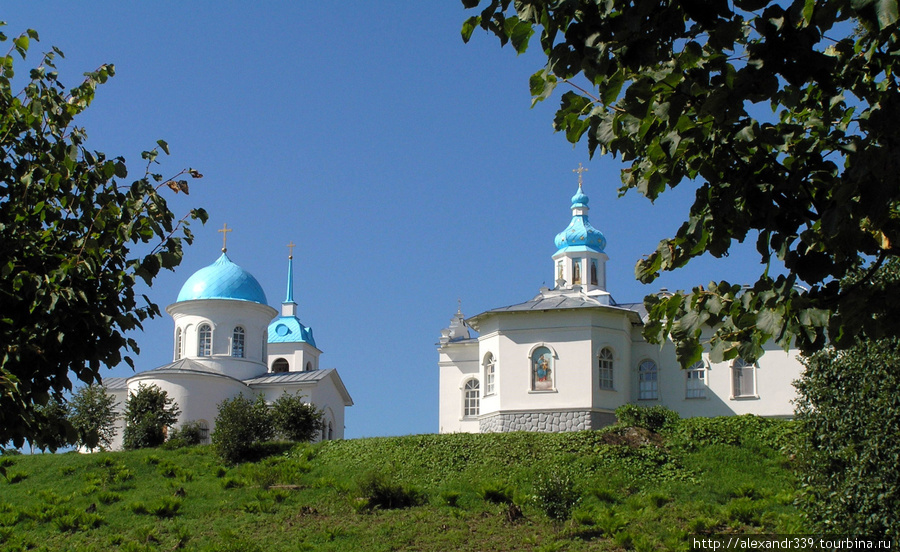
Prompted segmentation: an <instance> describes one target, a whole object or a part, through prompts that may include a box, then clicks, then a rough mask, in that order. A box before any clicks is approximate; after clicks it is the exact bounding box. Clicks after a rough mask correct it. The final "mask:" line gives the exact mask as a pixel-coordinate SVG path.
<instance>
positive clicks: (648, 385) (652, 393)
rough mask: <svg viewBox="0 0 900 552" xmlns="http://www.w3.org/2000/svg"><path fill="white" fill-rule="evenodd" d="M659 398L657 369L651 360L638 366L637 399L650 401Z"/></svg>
mask: <svg viewBox="0 0 900 552" xmlns="http://www.w3.org/2000/svg"><path fill="white" fill-rule="evenodd" d="M658 398H659V369H658V368H657V367H656V363H655V362H653V361H652V360H645V361H643V362H641V364H640V365H639V366H638V399H640V400H644V401H648V400H649V401H652V400H656V399H658Z"/></svg>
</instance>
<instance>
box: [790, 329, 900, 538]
mask: <svg viewBox="0 0 900 552" xmlns="http://www.w3.org/2000/svg"><path fill="white" fill-rule="evenodd" d="M805 364H806V371H805V373H804V375H803V379H802V380H801V381H800V382H798V383H797V388H798V390H799V392H800V398H799V400H798V403H797V419H798V420H799V425H800V427H799V432H798V433H799V435H800V440H801V443H800V458H801V460H802V468H801V472H802V473H801V475H802V476H803V486H804V490H805V493H806V499H807V500H806V509H807V513H808V514H809V516H810V519H811V520H812V521H813V523H815V524H816V525H817V529H819V530H820V531H823V532H825V533H829V534H856V535H871V536H884V535H887V536H889V537H890V538H892V539H893V540H894V542H897V540H898V539H900V516H898V515H897V512H900V471H898V470H897V464H898V458H900V439H898V438H897V436H898V435H900V402H898V400H897V397H898V396H900V340H897V339H882V340H870V341H860V342H858V343H857V344H856V345H855V346H854V347H852V348H850V349H848V350H844V351H834V350H825V351H822V352H821V353H818V354H816V355H814V356H813V357H811V358H809V359H807V360H806V361H805Z"/></svg>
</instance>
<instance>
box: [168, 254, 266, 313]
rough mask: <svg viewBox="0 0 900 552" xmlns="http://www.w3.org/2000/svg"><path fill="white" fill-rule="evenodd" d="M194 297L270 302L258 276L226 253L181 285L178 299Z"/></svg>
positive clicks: (188, 299) (185, 299) (184, 299)
mask: <svg viewBox="0 0 900 552" xmlns="http://www.w3.org/2000/svg"><path fill="white" fill-rule="evenodd" d="M193 299H232V300H235V301H252V302H254V303H261V304H263V305H267V304H268V301H267V300H266V294H265V292H263V289H262V286H260V285H259V282H257V281H256V278H254V277H253V275H252V274H250V273H249V272H247V271H246V270H244V269H243V268H241V267H239V266H238V265H236V264H234V263H233V262H231V259H229V258H228V255H226V254H225V253H222V256H221V257H219V258H218V260H216V262H214V263H213V264H211V265H209V266H207V267H205V268H201V269H200V270H198V271H197V272H195V273H194V274H193V275H191V277H190V278H188V279H187V282H185V283H184V285H183V286H181V291H180V292H179V293H178V299H176V302H178V301H191V300H193Z"/></svg>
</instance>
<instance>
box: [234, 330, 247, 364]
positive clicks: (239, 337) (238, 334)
mask: <svg viewBox="0 0 900 552" xmlns="http://www.w3.org/2000/svg"><path fill="white" fill-rule="evenodd" d="M244 333H245V332H244V328H242V327H240V326H235V328H234V335H232V337H231V356H233V357H235V358H244Z"/></svg>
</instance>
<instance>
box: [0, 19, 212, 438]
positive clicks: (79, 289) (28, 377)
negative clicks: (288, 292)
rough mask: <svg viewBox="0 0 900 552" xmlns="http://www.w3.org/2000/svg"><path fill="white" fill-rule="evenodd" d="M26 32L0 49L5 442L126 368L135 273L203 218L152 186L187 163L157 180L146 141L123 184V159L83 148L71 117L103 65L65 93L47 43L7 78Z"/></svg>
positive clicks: (171, 263) (0, 372)
mask: <svg viewBox="0 0 900 552" xmlns="http://www.w3.org/2000/svg"><path fill="white" fill-rule="evenodd" d="M37 39H38V34H37V33H36V32H35V31H33V30H29V31H27V32H26V33H24V34H22V35H21V36H19V37H17V38H15V39H13V40H12V46H11V48H10V49H9V52H8V53H7V54H6V55H2V56H0V443H3V444H5V443H7V442H9V441H12V442H13V444H14V445H15V446H21V445H22V444H23V443H24V441H25V439H28V438H32V437H34V436H36V434H37V433H38V431H39V427H40V420H39V419H37V418H36V416H35V407H36V406H39V405H44V404H47V402H48V401H49V400H50V397H51V396H52V397H56V398H57V399H62V396H63V393H65V392H66V391H69V390H71V388H72V382H73V381H81V382H85V383H87V384H92V383H95V382H99V381H100V379H101V373H100V372H101V366H115V365H117V364H119V362H120V361H122V360H123V358H124V360H125V361H126V362H128V363H129V364H131V365H132V366H133V362H132V359H131V358H130V357H129V356H128V355H127V353H128V352H129V351H132V352H135V353H136V352H137V351H138V347H137V344H136V343H135V341H134V339H132V338H130V337H126V332H128V331H130V330H134V329H138V328H140V327H141V322H142V321H143V320H145V319H147V318H150V317H154V316H159V315H160V311H159V308H158V307H157V306H156V305H155V304H153V303H152V302H151V301H150V300H149V299H147V297H146V296H144V297H143V298H141V297H136V296H135V292H134V285H135V282H136V279H137V278H141V279H142V280H143V281H144V282H146V283H147V284H148V285H149V284H151V283H152V282H153V279H154V277H155V276H156V275H157V273H158V272H159V271H160V269H162V268H168V269H172V268H174V267H175V266H177V265H178V264H179V263H180V262H181V257H182V243H183V242H186V243H191V241H192V239H193V237H192V235H191V233H190V231H189V229H188V222H189V219H199V220H201V221H205V220H206V213H205V212H204V211H203V210H193V211H191V212H190V213H189V215H187V216H186V217H185V218H182V219H180V220H178V219H177V217H176V216H175V215H174V214H173V213H172V211H171V210H170V209H169V207H168V206H167V204H166V200H165V199H164V198H163V196H162V194H161V190H170V189H171V190H175V191H184V192H187V190H188V186H187V182H186V181H185V180H178V178H179V177H180V176H181V175H190V176H191V177H199V176H200V174H199V173H197V171H194V170H192V169H186V170H184V171H181V172H180V173H179V174H178V175H176V176H175V177H173V178H172V179H164V178H163V177H162V176H160V175H159V174H155V173H154V172H152V168H153V165H154V164H156V163H157V161H156V158H157V155H158V150H157V149H154V150H152V151H148V152H144V153H143V160H144V161H143V162H144V163H146V165H145V169H144V172H143V174H142V175H141V176H140V177H139V178H137V179H136V180H134V181H133V182H131V183H126V182H125V180H124V179H125V178H126V177H127V176H128V171H127V170H126V167H125V161H124V159H123V158H121V157H115V158H109V157H107V156H106V155H105V154H103V153H100V152H97V151H91V150H89V149H88V148H87V147H86V145H85V144H86V139H87V134H86V132H85V129H84V128H82V127H80V126H78V120H77V119H76V117H77V116H78V115H80V114H81V113H82V112H83V111H84V110H85V109H87V107H88V106H89V105H90V103H91V102H92V101H93V99H94V95H95V93H96V90H97V87H98V86H99V85H100V84H102V83H104V82H106V81H107V79H109V78H110V77H111V76H113V74H114V72H115V68H114V67H113V66H112V65H101V66H100V67H98V68H97V69H96V70H95V71H90V72H88V73H86V74H85V80H84V81H83V82H82V83H80V84H79V85H78V86H75V87H74V88H71V89H70V90H68V91H66V90H65V87H64V86H63V84H62V83H61V82H60V81H59V79H58V75H57V72H56V68H55V65H54V64H55V63H56V59H57V58H58V57H62V52H60V51H59V50H58V49H56V48H53V49H52V50H51V51H50V52H47V53H45V54H44V55H43V57H42V59H41V61H40V63H39V64H38V65H37V66H36V67H34V68H33V69H31V70H30V72H25V74H26V75H27V77H25V78H23V77H21V76H18V77H16V78H17V79H21V80H14V73H15V71H14V68H15V59H14V57H15V56H16V55H18V56H19V57H21V58H22V59H23V60H24V59H25V57H26V54H27V51H28V49H29V47H30V45H31V43H32V41H36V40H37ZM5 41H7V36H6V35H4V34H3V33H2V32H0V42H5ZM14 83H19V84H17V85H16V89H14V88H13V86H14ZM19 85H21V86H19ZM158 144H159V149H162V150H163V151H165V152H167V149H168V146H167V145H166V143H165V142H163V141H159V142H158ZM179 229H180V232H179ZM179 233H180V234H181V236H180V237H179V236H176V234H179ZM144 244H146V245H144ZM123 352H124V353H126V355H125V356H124V357H123Z"/></svg>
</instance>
